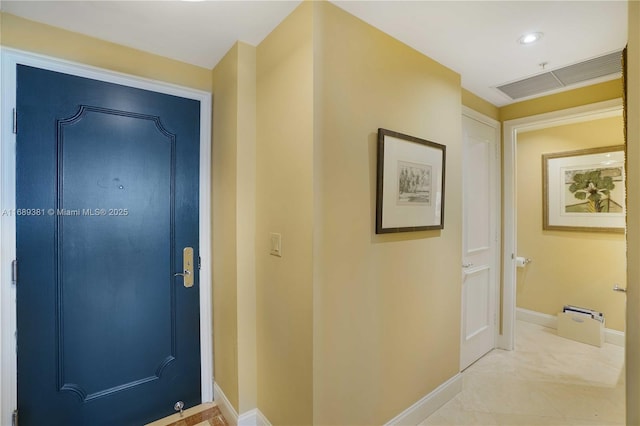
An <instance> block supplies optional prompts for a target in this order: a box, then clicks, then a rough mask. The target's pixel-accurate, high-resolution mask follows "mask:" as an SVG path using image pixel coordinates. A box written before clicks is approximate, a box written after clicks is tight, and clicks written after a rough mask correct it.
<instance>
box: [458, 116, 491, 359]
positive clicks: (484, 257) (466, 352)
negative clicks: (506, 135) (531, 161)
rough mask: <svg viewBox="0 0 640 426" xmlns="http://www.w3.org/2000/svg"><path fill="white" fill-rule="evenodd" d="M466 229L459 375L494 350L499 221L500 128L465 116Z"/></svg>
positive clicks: (483, 118)
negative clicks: (460, 371)
mask: <svg viewBox="0 0 640 426" xmlns="http://www.w3.org/2000/svg"><path fill="white" fill-rule="evenodd" d="M462 135H463V226H462V236H463V237H462V238H463V243H462V249H463V253H462V330H461V340H462V341H461V349H460V370H464V369H465V368H467V367H468V366H469V365H471V364H472V363H473V362H475V361H476V360H477V359H479V358H480V357H482V356H483V355H484V354H486V353H487V352H489V351H490V350H492V349H493V348H495V345H496V335H497V306H498V303H497V301H498V288H499V286H498V277H499V274H498V268H499V265H498V241H499V240H498V230H499V227H498V225H499V221H500V204H499V202H500V200H499V193H500V192H499V191H500V180H499V176H500V173H499V172H500V169H499V166H500V163H499V141H500V140H499V135H500V132H499V124H498V123H497V122H495V121H493V120H491V119H489V118H488V117H484V116H482V115H480V114H477V113H475V112H473V111H471V110H466V109H465V110H464V112H463V116H462Z"/></svg>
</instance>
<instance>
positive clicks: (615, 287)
mask: <svg viewBox="0 0 640 426" xmlns="http://www.w3.org/2000/svg"><path fill="white" fill-rule="evenodd" d="M612 290H613V291H619V292H620V293H626V292H627V289H626V288H622V287H618V284H615V285H614V286H613V288H612Z"/></svg>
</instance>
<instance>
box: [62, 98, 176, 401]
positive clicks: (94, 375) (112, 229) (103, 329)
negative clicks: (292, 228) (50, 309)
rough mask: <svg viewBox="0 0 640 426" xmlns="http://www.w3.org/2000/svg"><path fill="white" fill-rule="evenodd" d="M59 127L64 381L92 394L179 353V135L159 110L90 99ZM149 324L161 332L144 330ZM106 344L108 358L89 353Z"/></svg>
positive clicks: (155, 371) (147, 377)
mask: <svg viewBox="0 0 640 426" xmlns="http://www.w3.org/2000/svg"><path fill="white" fill-rule="evenodd" d="M57 129H58V132H57V144H58V149H57V153H58V154H57V163H58V199H57V203H56V219H57V222H56V249H57V250H56V256H57V280H56V289H57V291H56V293H57V298H58V303H57V321H56V322H57V324H56V325H57V331H58V333H57V346H58V385H59V389H60V390H61V391H70V392H74V393H75V394H77V395H78V396H79V397H80V398H81V399H82V400H83V401H85V402H86V401H90V400H92V399H95V398H100V397H104V396H107V395H109V394H111V393H113V392H118V391H121V390H124V389H127V388H130V387H133V386H137V385H140V384H143V383H147V382H150V381H152V380H156V379H158V378H159V377H160V376H161V375H162V372H163V371H164V369H165V368H166V367H167V366H168V365H169V364H170V363H171V362H172V361H173V360H174V359H175V289H174V286H173V283H172V282H173V280H172V277H171V265H173V264H174V263H175V262H174V249H173V248H174V246H175V241H174V237H173V233H172V229H173V228H174V220H175V219H174V214H175V213H174V210H175V209H174V202H175V201H174V197H173V195H172V192H173V191H172V188H173V187H174V186H175V184H174V181H175V172H174V171H175V135H173V134H171V133H170V132H168V131H167V130H166V129H164V128H163V126H162V123H161V122H160V119H159V118H158V117H154V116H150V115H143V114H136V113H130V112H126V111H119V110H110V109H105V108H95V107H91V106H86V105H82V106H81V107H80V108H79V110H78V113H77V114H75V115H74V116H73V117H71V118H68V119H63V120H58V123H57ZM96 129H109V132H104V131H96ZM131 135H136V138H135V140H132V139H131ZM150 157H152V158H150ZM148 194H152V195H151V196H149V195H148ZM132 199H145V205H144V206H143V207H142V208H140V206H138V207H137V208H135V209H133V210H131V208H132V204H131V200H132ZM134 235H141V236H142V237H141V238H140V237H136V238H132V236H134ZM114 247H117V250H114ZM163 258H164V261H163V262H161V263H158V259H163ZM105 260H106V261H105ZM87 280H92V281H93V283H92V289H93V290H92V292H91V293H90V294H89V293H87V291H86V285H85V283H86V281H87ZM96 290H97V291H98V292H99V293H101V294H98V295H97V297H96V294H95V292H96ZM159 290H160V291H159ZM114 293H115V294H118V295H119V296H118V297H117V298H110V295H112V294H114ZM150 305H154V306H150ZM141 306H145V307H150V308H151V309H148V310H146V309H144V310H143V309H140V307H141ZM149 313H152V314H149ZM104 318H110V319H111V322H110V324H108V327H107V324H105V322H104V321H103V319H104ZM147 329H156V330H158V334H157V336H154V338H152V339H140V338H139V336H140V333H141V332H142V330H147ZM94 336H100V339H95V338H93V337H94ZM89 341H91V342H92V344H90V345H87V344H85V342H89ZM122 345H125V346H126V347H127V348H129V351H127V352H123V351H118V350H117V349H118V347H120V346H122ZM105 353H110V354H111V356H109V357H106V359H107V363H106V364H105V363H103V364H102V365H101V368H95V366H94V365H92V364H91V363H88V362H86V361H85V362H83V361H84V360H90V359H97V358H99V356H100V354H105ZM154 365H155V366H156V367H155V368H154V367H152V366H154ZM105 371H109V374H105Z"/></svg>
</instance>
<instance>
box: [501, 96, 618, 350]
mask: <svg viewBox="0 0 640 426" xmlns="http://www.w3.org/2000/svg"><path fill="white" fill-rule="evenodd" d="M621 114H622V99H612V100H609V101H604V102H598V103H594V104H589V105H582V106H579V107H575V108H569V109H564V110H560V111H553V112H549V113H545V114H538V115H532V116H530V117H524V118H519V119H516V120H509V121H505V122H504V128H503V131H504V134H503V140H504V177H503V183H504V186H503V191H504V204H503V212H502V217H503V221H504V228H503V229H504V242H503V263H502V266H503V282H504V286H503V292H502V333H501V334H500V336H498V347H499V348H501V349H506V350H513V348H514V343H515V324H516V260H515V258H516V256H517V255H518V254H517V253H518V251H517V250H518V247H517V242H518V239H517V225H518V224H517V210H516V209H517V197H516V187H517V182H516V176H517V175H516V170H517V169H516V167H517V164H516V155H517V137H518V132H522V131H527V130H538V129H544V128H547V127H555V126H561V125H565V124H572V123H580V122H584V121H590V120H597V119H600V118H606V117H615V116H618V115H621Z"/></svg>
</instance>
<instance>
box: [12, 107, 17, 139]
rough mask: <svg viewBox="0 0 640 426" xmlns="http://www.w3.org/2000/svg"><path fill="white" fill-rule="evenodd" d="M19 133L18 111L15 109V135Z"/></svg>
mask: <svg viewBox="0 0 640 426" xmlns="http://www.w3.org/2000/svg"><path fill="white" fill-rule="evenodd" d="M17 133H18V111H16V109H15V108H14V109H13V134H14V135H15V134H17Z"/></svg>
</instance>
